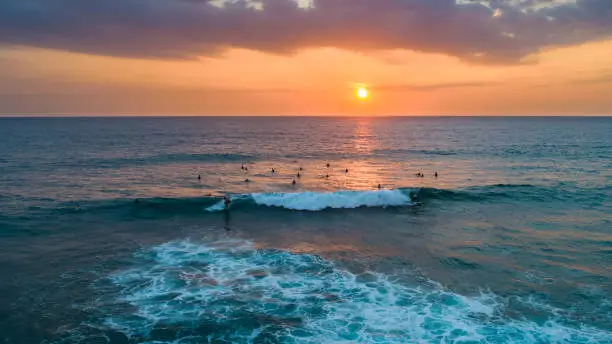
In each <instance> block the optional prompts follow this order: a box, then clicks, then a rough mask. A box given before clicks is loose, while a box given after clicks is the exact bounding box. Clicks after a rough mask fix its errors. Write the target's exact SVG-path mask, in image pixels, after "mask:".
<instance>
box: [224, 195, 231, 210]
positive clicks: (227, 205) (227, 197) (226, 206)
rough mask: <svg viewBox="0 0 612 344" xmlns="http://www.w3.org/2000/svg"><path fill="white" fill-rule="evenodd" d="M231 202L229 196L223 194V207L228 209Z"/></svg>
mask: <svg viewBox="0 0 612 344" xmlns="http://www.w3.org/2000/svg"><path fill="white" fill-rule="evenodd" d="M231 203H232V200H231V199H230V198H229V196H227V195H226V196H223V204H224V205H225V209H229V207H230V204H231Z"/></svg>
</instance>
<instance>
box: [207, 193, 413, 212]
mask: <svg viewBox="0 0 612 344" xmlns="http://www.w3.org/2000/svg"><path fill="white" fill-rule="evenodd" d="M244 199H249V200H252V201H253V202H255V204H257V205H260V206H267V207H279V208H285V209H290V210H300V211H320V210H324V209H352V208H360V207H380V208H384V207H399V206H409V205H413V202H412V201H411V199H410V196H409V195H408V194H406V192H405V191H402V190H378V191H336V192H314V191H307V192H297V193H254V194H250V195H242V196H238V197H237V198H235V200H244ZM223 209H224V205H223V202H218V203H216V204H214V205H212V206H210V207H208V208H206V211H209V212H215V211H221V210H223Z"/></svg>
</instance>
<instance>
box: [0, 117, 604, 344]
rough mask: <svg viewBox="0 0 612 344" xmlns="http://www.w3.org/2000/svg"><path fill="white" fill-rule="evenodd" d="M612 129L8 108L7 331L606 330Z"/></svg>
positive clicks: (3, 234) (0, 260)
mask: <svg viewBox="0 0 612 344" xmlns="http://www.w3.org/2000/svg"><path fill="white" fill-rule="evenodd" d="M611 132H612V119H610V118H468V117H465V118H381V119H364V118H74V119H64V118H54V119H12V118H4V119H0V276H2V278H1V279H0V338H1V339H3V340H4V341H3V342H6V343H463V344H466V343H612V202H611V200H612V135H610V133H611ZM327 164H329V167H328V166H327ZM242 167H246V168H248V170H245V169H243V168H242ZM272 168H274V169H275V173H272V172H271V169H272ZM347 170H348V172H347ZM298 172H299V173H300V177H299V178H298V177H297V173H298ZM419 172H420V173H423V174H424V177H417V176H416V173H419ZM434 172H438V174H439V175H438V177H437V178H436V177H434ZM198 175H200V177H201V178H200V179H198V178H197V177H198ZM245 179H249V180H250V182H245ZM293 180H296V184H295V185H293V184H292V181H293ZM379 184H380V187H381V188H380V189H378V185H379ZM226 194H229V195H231V197H232V200H233V202H232V206H231V209H230V211H229V212H226V211H224V210H223V208H224V207H223V203H222V196H223V195H226ZM136 200H138V201H137V202H136Z"/></svg>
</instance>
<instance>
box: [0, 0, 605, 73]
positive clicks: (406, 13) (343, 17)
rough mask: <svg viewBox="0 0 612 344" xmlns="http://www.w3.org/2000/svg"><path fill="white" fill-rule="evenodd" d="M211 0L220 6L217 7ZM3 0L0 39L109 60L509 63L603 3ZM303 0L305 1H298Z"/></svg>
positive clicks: (579, 23)
mask: <svg viewBox="0 0 612 344" xmlns="http://www.w3.org/2000/svg"><path fill="white" fill-rule="evenodd" d="M219 3H223V4H222V5H221V6H220V5H219ZM298 3H300V2H296V1H294V0H260V1H247V0H233V1H225V2H223V1H220V0H217V1H215V2H212V1H208V0H87V1H83V0H3V1H0V43H3V44H15V45H25V46H35V47H43V48H51V49H60V50H67V51H75V52H83V53H88V54H98V55H107V56H125V57H143V58H194V57H197V56H202V55H216V54H218V53H219V52H222V51H224V50H225V49H227V48H231V47H238V48H246V49H253V50H258V51H263V52H267V53H274V54H288V53H292V52H294V51H296V50H300V49H303V48H309V47H328V46H333V47H337V48H343V49H349V50H355V51H368V50H378V49H410V50H416V51H425V52H433V53H443V54H448V55H452V56H457V57H459V58H462V59H464V60H470V61H478V62H483V63H489V62H492V63H516V62H518V61H520V60H521V58H522V57H524V56H526V55H527V54H529V53H532V52H535V51H538V50H539V49H542V48H544V47H547V46H551V45H570V44H576V43H583V42H586V41H591V40H597V39H602V38H607V37H609V36H610V34H611V33H612V1H610V0H576V1H570V0H521V1H517V0H488V1H476V0H474V1H472V0H375V1H374V0H350V1H347V0H318V1H313V5H312V6H311V7H304V6H299V5H298ZM301 3H304V2H303V1H302V2H301Z"/></svg>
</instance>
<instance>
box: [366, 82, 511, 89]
mask: <svg viewBox="0 0 612 344" xmlns="http://www.w3.org/2000/svg"><path fill="white" fill-rule="evenodd" d="M500 84H501V83H500V82H453V83H442V84H431V85H412V84H406V85H381V86H375V87H373V88H375V89H376V90H377V91H437V90H443V89H448V88H471V87H485V86H496V85H500Z"/></svg>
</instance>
